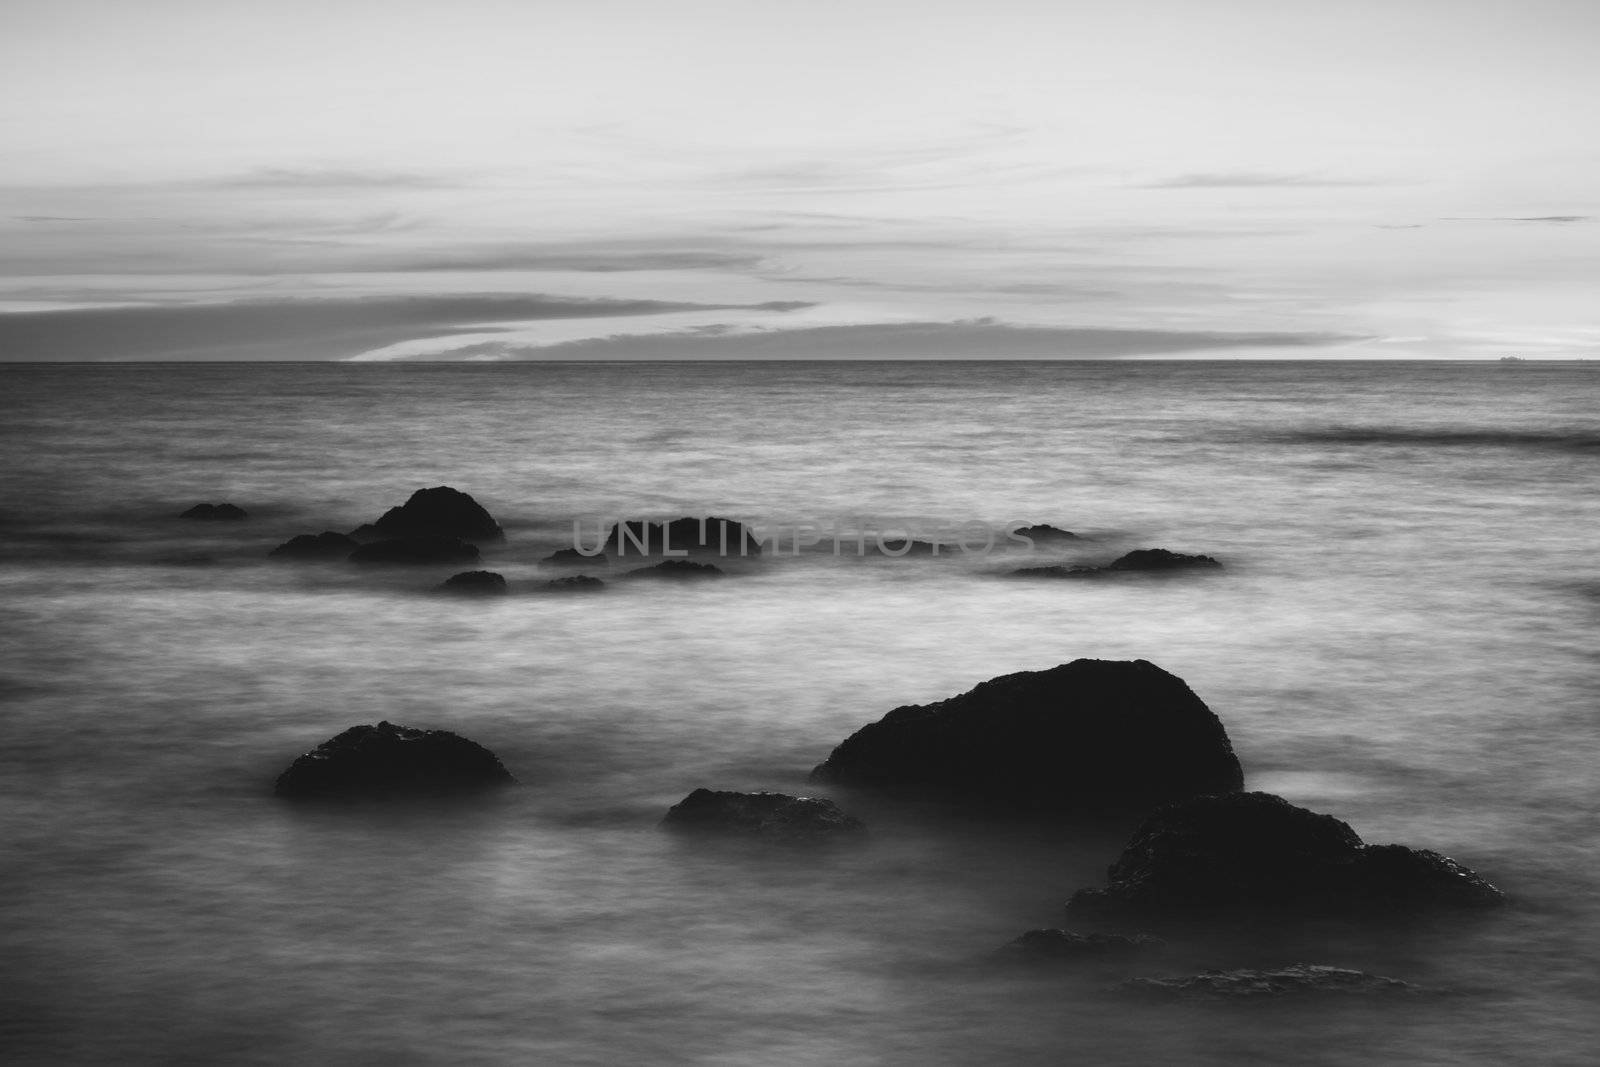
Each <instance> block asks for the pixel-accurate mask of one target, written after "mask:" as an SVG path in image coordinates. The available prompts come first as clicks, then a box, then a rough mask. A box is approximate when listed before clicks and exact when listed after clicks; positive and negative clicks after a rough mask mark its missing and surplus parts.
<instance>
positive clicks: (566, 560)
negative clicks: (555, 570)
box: [539, 548, 607, 567]
mask: <svg viewBox="0 0 1600 1067" xmlns="http://www.w3.org/2000/svg"><path fill="white" fill-rule="evenodd" d="M606 562H607V560H606V554H605V553H604V552H600V553H597V554H595V555H593V556H586V555H584V554H583V553H582V552H579V551H578V550H577V549H575V548H558V549H556V550H555V551H554V552H552V553H550V554H549V555H548V556H546V557H545V558H544V559H541V560H540V561H539V563H540V565H542V566H545V567H604V566H605V565H606Z"/></svg>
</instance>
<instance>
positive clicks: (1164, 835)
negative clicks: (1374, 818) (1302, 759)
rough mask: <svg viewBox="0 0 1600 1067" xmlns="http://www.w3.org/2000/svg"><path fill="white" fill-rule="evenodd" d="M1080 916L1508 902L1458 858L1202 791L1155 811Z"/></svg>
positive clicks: (1322, 818)
mask: <svg viewBox="0 0 1600 1067" xmlns="http://www.w3.org/2000/svg"><path fill="white" fill-rule="evenodd" d="M1107 880H1108V883H1109V884H1108V885H1107V886H1106V888H1104V889H1081V890H1079V891H1078V892H1077V893H1075V894H1073V897H1072V899H1071V901H1069V902H1068V904H1067V910H1068V912H1069V913H1071V914H1075V915H1106V914H1111V915H1117V916H1150V915H1155V914H1161V913H1184V914H1197V913H1224V912H1248V913H1252V914H1255V913H1261V912H1278V913H1285V912H1289V913H1305V914H1330V913H1356V912H1368V913H1370V912H1409V911H1419V910H1425V909H1433V908H1461V907H1468V908H1470V907H1493V906H1496V905H1499V904H1502V903H1504V900H1505V897H1504V895H1503V894H1502V893H1501V892H1500V890H1498V889H1496V888H1495V887H1494V886H1492V885H1490V884H1489V883H1488V882H1487V881H1485V880H1484V879H1483V878H1481V877H1479V876H1478V875H1477V874H1475V873H1474V872H1472V871H1470V870H1468V869H1467V868H1465V867H1463V866H1461V865H1460V864H1459V863H1456V862H1455V861H1454V860H1452V859H1449V858H1447V857H1445V856H1441V855H1439V853H1437V852H1429V851H1425V850H1421V849H1411V848H1406V847H1404V846H1401V845H1366V844H1364V843H1363V842H1362V840H1361V838H1360V837H1359V836H1358V835H1357V834H1356V832H1355V831H1354V830H1352V829H1351V828H1350V826H1349V825H1348V824H1347V823H1344V822H1342V821H1340V820H1338V819H1336V818H1334V817H1333V816H1331V815H1322V814H1318V813H1317V812H1314V811H1308V810H1307V809H1305V808H1299V807H1295V806H1294V805H1293V804H1290V803H1289V802H1288V801H1287V800H1284V799H1283V798H1282V797H1279V796H1274V795H1272V794H1271V793H1237V794H1233V795H1230V796H1203V797H1193V798H1191V799H1188V800H1184V801H1180V802H1178V803H1175V804H1170V805H1168V806H1166V807H1162V808H1159V809H1157V810H1156V811H1154V812H1152V813H1151V814H1150V815H1149V816H1148V817H1147V818H1146V819H1145V821H1144V823H1143V824H1142V825H1141V826H1140V827H1139V828H1138V830H1136V831H1135V832H1134V835H1133V838H1132V839H1131V840H1130V841H1129V842H1128V846H1127V848H1126V849H1124V850H1123V853H1122V856H1121V857H1120V858H1119V859H1118V860H1117V862H1116V863H1114V864H1112V866H1111V868H1110V870H1109V871H1108V872H1107Z"/></svg>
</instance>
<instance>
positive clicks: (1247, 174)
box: [1135, 171, 1377, 189]
mask: <svg viewBox="0 0 1600 1067" xmlns="http://www.w3.org/2000/svg"><path fill="white" fill-rule="evenodd" d="M1374 184H1377V183H1375V182H1362V181H1345V180H1341V179H1335V178H1321V177H1317V176H1316V175H1312V174H1265V173H1260V172H1254V171H1221V172H1210V173H1203V174H1180V175H1178V176H1177V177H1174V178H1167V179H1165V180H1162V181H1155V182H1149V183H1146V184H1143V185H1138V186H1136V187H1135V188H1139V189H1340V188H1359V187H1363V186H1370V185H1374Z"/></svg>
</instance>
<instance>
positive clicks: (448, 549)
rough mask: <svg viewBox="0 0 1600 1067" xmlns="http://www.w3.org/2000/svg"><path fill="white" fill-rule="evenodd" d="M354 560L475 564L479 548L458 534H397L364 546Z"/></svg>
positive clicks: (355, 553)
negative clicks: (429, 535) (411, 535)
mask: <svg viewBox="0 0 1600 1067" xmlns="http://www.w3.org/2000/svg"><path fill="white" fill-rule="evenodd" d="M349 559H350V562H351V563H407V564H410V563H476V562H478V547H477V546H476V545H469V544H468V543H467V542H465V541H462V540H460V539H458V538H455V537H396V538H393V539H391V540H388V541H374V542H372V543H371V544H370V545H361V546H360V547H358V548H356V550H355V551H353V552H351V553H350V556H349Z"/></svg>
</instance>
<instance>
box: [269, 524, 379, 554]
mask: <svg viewBox="0 0 1600 1067" xmlns="http://www.w3.org/2000/svg"><path fill="white" fill-rule="evenodd" d="M360 547H361V545H360V543H359V542H358V541H356V540H355V539H354V538H352V537H347V536H345V535H344V534H342V533H337V532H335V531H333V530H324V531H323V532H322V533H319V534H301V535H300V536H298V537H291V538H290V539H289V540H287V541H285V542H284V543H283V544H281V545H279V546H278V547H277V548H275V549H273V550H272V551H271V552H268V553H267V555H268V556H269V557H270V558H272V559H349V558H350V553H351V552H354V551H355V550H356V549H357V548H360Z"/></svg>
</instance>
